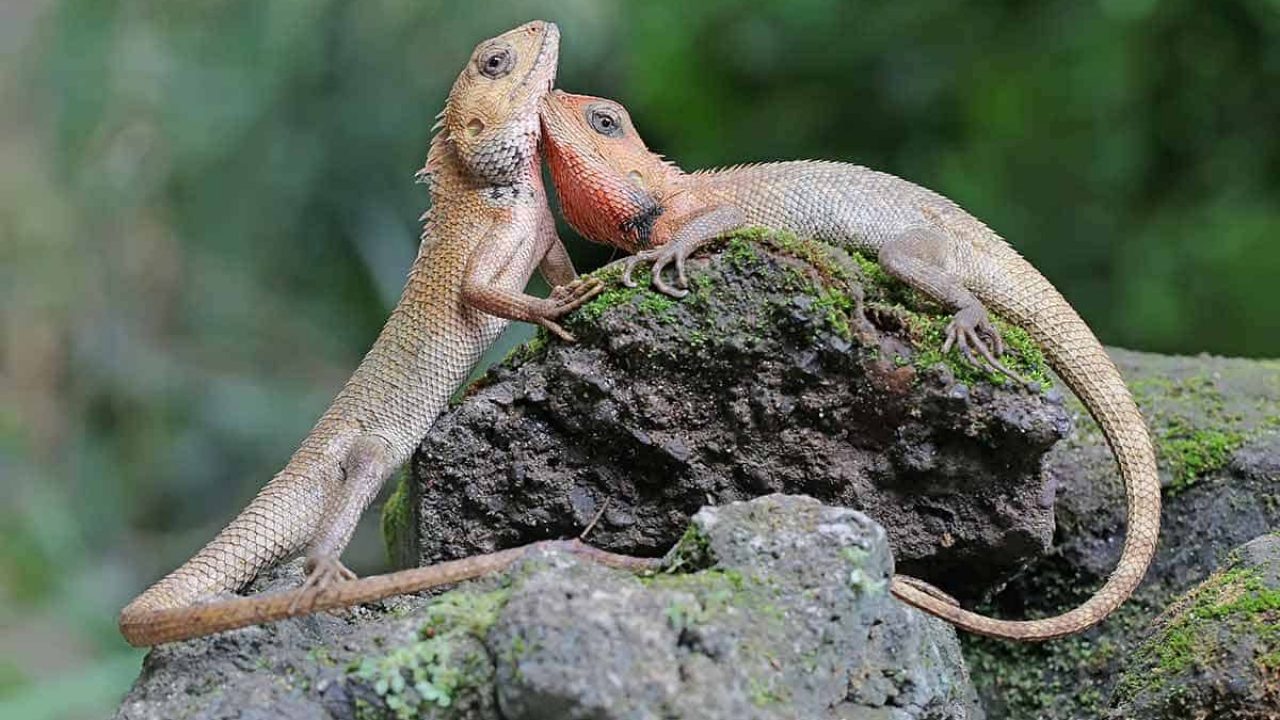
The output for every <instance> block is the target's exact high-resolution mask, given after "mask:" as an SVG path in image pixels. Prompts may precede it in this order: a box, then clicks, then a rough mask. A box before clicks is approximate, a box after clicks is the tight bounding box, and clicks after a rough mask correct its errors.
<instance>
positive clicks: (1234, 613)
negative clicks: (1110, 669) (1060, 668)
mask: <svg viewBox="0 0 1280 720" xmlns="http://www.w3.org/2000/svg"><path fill="white" fill-rule="evenodd" d="M1245 637H1249V638H1252V641H1253V643H1254V645H1253V652H1254V658H1253V661H1254V663H1256V664H1257V665H1258V667H1259V668H1260V669H1261V670H1262V671H1265V672H1267V673H1272V674H1273V673H1276V672H1277V671H1280V588H1276V587H1273V586H1270V585H1268V584H1267V583H1266V582H1265V581H1264V579H1263V577H1262V576H1261V575H1260V573H1259V572H1258V571H1257V570H1255V569H1253V568H1248V567H1238V566H1237V567H1228V568H1227V569H1225V570H1222V571H1219V572H1218V573H1215V574H1214V575H1212V576H1211V577H1210V578H1209V579H1208V580H1206V581H1205V582H1203V583H1201V584H1200V585H1199V586H1197V587H1196V588H1194V589H1193V590H1191V591H1190V592H1189V593H1187V594H1186V595H1185V596H1183V598H1182V599H1181V600H1180V601H1179V602H1178V603H1177V604H1176V605H1174V606H1173V607H1171V608H1170V609H1169V611H1168V612H1166V614H1165V615H1164V616H1162V618H1161V619H1160V620H1159V621H1157V624H1156V630H1155V632H1154V633H1153V634H1152V635H1151V636H1150V637H1149V638H1148V639H1147V640H1146V641H1145V642H1143V643H1142V645H1141V646H1139V648H1138V650H1137V651H1136V652H1135V653H1134V656H1133V658H1134V661H1133V663H1132V664H1131V665H1130V667H1129V669H1128V670H1127V671H1126V672H1125V674H1124V675H1123V676H1122V677H1121V679H1120V682H1119V684H1118V685H1117V686H1116V692H1115V697H1116V698H1117V700H1121V701H1124V700H1130V699H1132V698H1134V697H1135V696H1136V695H1138V694H1139V693H1143V692H1148V691H1154V692H1166V693H1170V694H1174V695H1176V694H1177V693H1178V692H1180V691H1181V690H1182V688H1181V687H1180V686H1179V682H1180V681H1181V680H1183V679H1189V678H1188V677H1187V673H1188V672H1189V671H1192V670H1194V669H1203V668H1219V667H1222V666H1223V664H1224V662H1225V661H1226V660H1227V658H1228V657H1229V656H1230V654H1231V653H1233V652H1236V651H1238V650H1239V648H1240V647H1241V643H1242V638H1245ZM1260 674H1261V673H1260Z"/></svg>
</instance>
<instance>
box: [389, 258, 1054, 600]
mask: <svg viewBox="0 0 1280 720" xmlns="http://www.w3.org/2000/svg"><path fill="white" fill-rule="evenodd" d="M690 274H691V277H692V278H693V288H692V292H691V293H690V295H689V296H688V297H686V298H684V299H682V300H679V301H677V300H672V299H671V298H667V297H665V296H661V295H657V294H655V293H653V292H652V291H650V290H649V289H647V284H648V281H647V278H643V277H642V278H640V280H641V284H642V287H640V288H636V289H628V288H622V287H620V286H619V285H618V283H617V279H616V277H612V278H611V279H609V281H608V282H609V290H608V292H606V293H605V294H604V295H603V296H601V297H600V298H597V299H596V300H595V301H593V302H592V303H590V304H589V305H587V306H586V307H584V308H583V309H582V310H580V311H579V312H577V313H575V314H574V315H573V316H571V317H570V318H569V321H568V322H569V327H570V329H571V330H572V331H573V332H574V333H575V334H576V335H577V336H578V338H579V342H578V343H577V344H573V345H569V344H565V343H560V342H555V341H552V342H547V341H545V339H544V340H542V341H539V342H537V343H536V344H535V347H534V348H533V349H531V350H526V351H522V352H520V353H519V355H518V357H515V358H512V359H509V361H508V362H506V363H504V364H502V365H500V366H498V367H496V368H494V369H492V370H491V371H490V373H489V374H488V375H487V376H486V377H485V378H484V380H483V381H482V382H481V383H480V384H478V386H477V387H474V388H472V389H471V391H470V392H469V393H468V394H467V396H466V398H465V399H464V400H463V401H462V402H461V404H460V406H459V407H457V408H455V409H454V410H452V411H450V412H449V413H447V414H445V415H444V416H442V417H441V418H440V420H438V421H437V423H436V425H435V427H434V428H433V429H432V431H431V434H430V435H429V436H428V437H427V438H426V440H424V442H423V443H422V445H421V447H420V449H419V451H418V453H417V454H416V456H415V458H414V461H413V478H414V482H413V483H412V488H411V490H412V492H413V493H414V494H416V499H414V500H413V501H412V502H411V503H405V505H411V506H412V511H413V512H414V513H415V514H416V517H417V518H418V520H417V526H418V530H419V532H418V537H420V538H422V543H421V549H420V550H419V551H418V562H419V563H420V564H426V563H431V562H436V561H438V560H441V559H448V558H457V557H464V556H468V555H473V554H476V553H479V552H487V551H492V550H495V549H499V548H505V547H511V546H515V545H520V544H523V543H526V542H530V541H533V540H539V539H545V538H555V537H563V536H572V535H576V534H578V533H579V532H581V531H582V529H583V528H584V527H586V526H588V525H589V524H591V523H592V522H593V520H595V519H596V517H597V516H599V519H598V521H596V522H595V524H594V526H593V529H592V532H591V535H590V539H591V542H592V543H594V544H597V545H599V546H601V547H604V548H608V549H611V550H615V551H618V552H625V553H630V554H640V555H650V556H652V555H660V554H662V553H663V552H665V551H666V550H667V549H668V548H669V547H670V546H671V544H672V543H673V542H674V541H675V540H676V538H677V537H678V536H679V534H680V532H681V531H682V529H683V528H684V526H685V523H686V521H687V518H688V516H689V514H690V513H692V512H693V511H695V510H696V509H697V508H698V507H700V506H702V505H704V504H708V503H711V504H723V503H726V502H731V501H735V500H742V499H746V498H751V497H756V496H759V495H762V494H766V493H771V492H786V493H803V494H808V495H812V496H814V497H817V498H819V499H821V500H823V501H824V502H829V503H832V504H836V505H841V506H847V507H853V508H858V509H862V510H864V511H865V512H867V513H868V514H870V515H871V516H872V517H874V518H875V519H876V520H877V521H879V522H880V523H882V524H884V526H885V527H886V528H888V529H889V533H890V536H891V542H892V545H893V548H894V553H895V558H896V559H897V562H898V566H899V569H900V570H901V571H903V572H906V573H909V574H912V575H916V576H919V577H922V578H925V579H927V580H929V581H931V582H934V583H935V584H938V585H940V586H941V587H943V588H944V589H946V590H948V591H949V592H951V593H952V594H954V595H956V596H958V597H960V598H961V599H963V600H969V599H973V598H976V597H980V596H982V595H983V594H985V593H987V592H988V591H990V590H991V588H993V587H995V586H998V585H999V584H1000V583H1001V582H1003V581H1004V580H1006V579H1007V578H1009V577H1010V576H1011V575H1012V574H1013V573H1014V572H1016V571H1017V570H1018V569H1019V568H1020V567H1022V566H1023V565H1024V564H1025V563H1027V562H1028V561H1029V560H1032V559H1034V558H1036V557H1038V556H1040V555H1041V554H1043V553H1044V552H1045V551H1046V548H1047V546H1048V542H1049V539H1050V536H1051V533H1052V528H1053V514H1052V492H1051V489H1050V487H1049V485H1048V484H1047V482H1046V481H1045V480H1043V479H1042V475H1041V462H1042V459H1043V457H1044V455H1045V453H1046V452H1047V451H1048V449H1049V448H1050V447H1051V446H1052V445H1053V443H1054V442H1055V441H1056V440H1058V439H1059V438H1060V437H1062V436H1063V435H1064V434H1065V433H1066V431H1067V429H1068V422H1067V418H1066V414H1065V412H1064V409H1063V407H1062V406H1061V403H1060V401H1059V400H1056V399H1054V396H1052V395H1046V394H1043V393H1041V392H1038V391H1036V390H1028V389H1025V388H1022V387H1014V386H1012V384H1011V383H1005V382H1003V381H1002V380H1001V379H999V378H993V377H991V376H989V375H987V374H985V373H983V372H981V371H978V370H976V369H974V368H973V367H971V366H969V365H967V364H965V363H964V362H963V361H962V360H959V359H958V356H957V355H956V354H955V353H952V354H950V355H947V356H944V355H943V354H942V353H941V352H940V351H939V343H940V342H941V338H942V329H943V328H944V327H945V324H946V321H947V317H946V315H945V313H941V312H940V311H938V312H933V313H921V312H917V311H915V310H909V309H907V308H908V307H912V308H917V309H918V308H919V306H920V305H921V301H920V300H919V298H916V297H914V296H911V293H910V291H907V290H905V289H904V288H902V287H901V286H900V285H898V284H896V283H894V282H892V281H890V280H888V279H887V278H885V277H884V276H883V274H882V273H880V272H879V270H878V268H876V267H875V266H874V265H873V264H869V263H866V262H865V261H862V260H860V259H851V258H849V257H848V256H845V255H843V254H842V253H839V252H838V251H832V250H829V249H826V248H825V247H824V246H821V245H819V244H812V243H805V242H799V241H796V240H794V239H788V238H785V237H780V236H772V235H764V236H756V237H753V238H750V239H744V238H736V239H734V240H732V241H729V242H728V243H727V244H726V245H725V246H724V247H722V248H721V249H720V250H718V251H716V252H714V253H713V254H712V255H711V256H710V257H709V258H705V259H698V260H696V261H693V262H692V263H691V266H690ZM864 293H865V303H863V302H862V298H863V295H864ZM864 305H865V307H864ZM1007 337H1008V338H1009V339H1010V341H1011V342H1012V343H1013V344H1014V345H1015V346H1017V347H1018V348H1019V354H1014V355H1011V356H1010V357H1009V361H1010V362H1013V363H1015V364H1016V365H1018V369H1019V371H1021V372H1023V373H1025V374H1027V375H1033V376H1043V373H1044V367H1043V364H1042V361H1041V360H1040V359H1039V355H1038V354H1037V353H1036V352H1035V350H1034V349H1033V348H1032V347H1031V346H1030V345H1029V343H1028V342H1027V341H1026V338H1025V335H1020V334H1018V333H1017V332H1016V331H1010V332H1009V333H1008V334H1007ZM961 380H964V381H965V382H961ZM401 524H402V525H403V524H411V523H403V522H402V523H401Z"/></svg>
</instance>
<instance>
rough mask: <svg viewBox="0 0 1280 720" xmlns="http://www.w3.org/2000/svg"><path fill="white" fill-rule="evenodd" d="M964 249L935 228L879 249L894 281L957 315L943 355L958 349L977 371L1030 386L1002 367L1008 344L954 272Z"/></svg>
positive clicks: (891, 241)
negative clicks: (927, 297)
mask: <svg viewBox="0 0 1280 720" xmlns="http://www.w3.org/2000/svg"><path fill="white" fill-rule="evenodd" d="M961 252H962V250H961V248H960V247H959V244H958V243H956V242H955V241H954V240H953V239H952V238H951V237H950V236H949V235H947V234H945V233H943V232H941V231H940V230H937V229H934V228H931V227H923V226H918V227H913V228H911V229H909V230H905V231H903V232H901V233H899V234H898V235H896V236H894V237H893V238H891V239H889V240H888V241H887V242H885V243H884V245H882V246H881V247H880V252H879V260H880V266H881V267H882V268H884V271H885V272H887V273H889V274H890V275H892V276H894V277H896V278H898V279H899V280H902V281H903V282H905V283H906V284H908V285H910V286H911V287H913V288H915V289H917V290H919V291H921V292H923V293H924V294H926V295H928V296H929V297H931V298H933V299H934V300H937V301H938V302H940V303H942V304H943V305H945V306H947V307H949V308H953V309H954V310H955V315H954V316H953V317H952V318H951V322H950V323H949V324H948V325H947V332H946V339H945V340H944V341H943V344H942V352H943V353H947V352H950V351H951V349H952V348H956V349H958V350H959V351H960V353H961V354H962V355H964V357H965V359H966V360H968V361H969V362H970V363H971V364H973V365H976V366H980V367H981V366H986V367H987V368H989V369H991V370H994V371H996V372H998V373H1001V374H1003V375H1006V376H1008V377H1010V378H1012V379H1013V380H1014V381H1015V382H1017V383H1019V384H1021V385H1026V384H1027V381H1026V380H1025V379H1024V378H1023V377H1022V376H1020V375H1018V374H1017V373H1015V372H1014V371H1012V370H1010V369H1009V368H1008V367H1006V366H1005V365H1004V363H1002V362H1000V360H999V356H1001V355H1003V354H1004V351H1005V344H1004V339H1003V338H1002V337H1000V331H999V330H997V329H996V326H995V324H993V323H992V322H991V315H990V313H989V312H987V308H986V306H984V305H983V304H982V302H981V301H980V300H978V298H977V297H975V296H974V294H973V293H972V292H970V291H969V289H968V288H966V287H965V286H964V282H963V281H962V279H961V275H960V273H959V272H958V271H957V270H956V269H955V268H956V265H957V264H958V263H959V261H960V260H961V258H962V256H961Z"/></svg>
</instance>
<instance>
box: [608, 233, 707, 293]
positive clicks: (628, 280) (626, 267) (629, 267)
mask: <svg viewBox="0 0 1280 720" xmlns="http://www.w3.org/2000/svg"><path fill="white" fill-rule="evenodd" d="M696 249H697V246H696V245H694V244H685V243H669V244H667V245H663V246H662V247H656V248H652V249H649V250H641V251H640V252H638V253H636V254H635V255H632V256H631V257H629V258H626V259H625V260H623V261H622V284H623V285H626V286H627V287H635V286H636V281H635V280H634V279H633V278H632V277H631V273H632V272H634V271H635V269H636V265H639V264H640V263H642V262H652V263H653V267H651V268H650V270H649V272H650V274H651V275H652V276H653V288H654V289H655V290H657V291H658V292H660V293H662V294H663V295H670V296H671V297H675V298H682V297H684V296H685V295H688V294H689V290H688V288H689V278H688V276H687V275H686V274H685V269H684V263H685V261H686V260H688V259H689V255H690V254H692V253H693V251H694V250H696ZM673 264H674V265H675V270H676V282H675V285H674V286H673V285H670V284H668V283H667V281H666V280H663V279H662V271H663V270H665V269H666V268H667V266H668V265H673Z"/></svg>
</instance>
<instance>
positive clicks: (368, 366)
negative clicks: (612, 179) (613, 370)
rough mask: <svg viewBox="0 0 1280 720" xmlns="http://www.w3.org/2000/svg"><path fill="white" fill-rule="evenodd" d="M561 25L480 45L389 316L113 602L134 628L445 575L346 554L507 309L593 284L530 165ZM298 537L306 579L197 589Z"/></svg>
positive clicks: (529, 317) (296, 549)
mask: <svg viewBox="0 0 1280 720" xmlns="http://www.w3.org/2000/svg"><path fill="white" fill-rule="evenodd" d="M559 41H560V33H559V30H558V29H557V28H556V26H555V25H554V24H552V23H546V22H538V21H535V22H530V23H527V24H525V25H522V26H520V27H518V28H516V29H514V30H511V31H509V32H506V33H503V34H502V35H499V36H498V37H495V38H493V39H490V40H486V41H484V42H482V43H480V44H479V45H478V46H477V47H476V49H475V51H474V52H473V53H472V55H471V58H470V60H469V61H468V62H467V65H466V67H465V68H464V69H463V70H462V73H461V74H460V75H459V76H458V79H457V81H456V82H455V83H454V85H453V89H452V91H451V92H450V93H449V98H448V101H447V102H446V104H445V109H444V112H443V113H441V115H440V119H439V123H438V125H437V127H436V129H437V130H438V132H437V133H436V135H435V137H434V139H433V140H432V142H431V149H430V152H429V153H428V154H427V161H426V166H425V167H424V168H423V170H422V171H421V173H420V177H421V178H422V179H423V180H424V181H425V182H426V183H427V184H428V186H429V188H430V194H431V209H430V210H429V211H428V212H427V214H426V215H425V216H424V217H423V219H424V221H425V223H424V229H423V232H422V241H421V246H420V248H419V250H418V256H417V259H416V260H414V263H413V267H412V268H411V269H410V271H409V278H408V281H407V283H406V285H405V288H404V293H403V295H402V296H401V298H400V301H399V303H397V305H396V307H395V309H394V310H393V311H392V313H391V317H390V318H389V319H388V320H387V323H386V325H385V327H383V329H382V332H381V334H380V335H379V336H378V339H377V340H376V341H375V342H374V344H373V347H372V348H371V349H370V350H369V353H368V354H367V355H366V356H365V358H364V360H363V361H362V362H361V363H360V366H359V367H358V368H357V369H356V371H355V373H354V374H352V376H351V379H350V380H348V381H347V383H346V386H345V387H343V388H342V390H341V392H339V393H338V396H337V398H336V399H335V400H334V401H333V404H332V405H331V406H330V407H329V409H328V410H327V411H326V412H325V413H324V415H323V416H322V417H321V418H320V421H319V422H318V423H316V426H315V428H314V429H312V431H311V433H310V434H309V435H307V437H306V439H305V440H303V441H302V445H301V447H299V448H298V450H297V452H296V453H294V455H293V457H292V458H291V459H290V460H289V463H288V464H287V465H286V466H285V467H284V469H283V470H281V471H280V473H279V474H277V475H276V476H275V477H274V478H273V479H272V480H271V481H270V482H269V483H267V485H266V486H265V487H264V488H263V489H262V491H261V492H259V493H258V495H257V497H255V498H254V499H253V501H252V502H250V503H249V505H248V507H246V508H245V509H244V511H242V512H241V513H240V514H239V515H238V516H237V517H236V518H235V519H234V520H232V522H231V524H230V525H228V526H227V527H226V529H224V530H223V531H222V532H221V533H219V534H218V536H217V537H215V538H214V539H213V540H212V541H211V542H210V543H209V544H208V545H206V546H205V547H204V548H203V549H202V550H200V551H199V552H198V553H196V555H195V556H194V557H192V558H191V559H190V560H188V561H187V562H186V563H184V564H183V565H182V566H181V567H179V568H178V569H177V570H175V571H173V572H172V573H170V574H169V575H167V576H166V577H164V578H163V579H161V580H160V581H159V582H157V583H156V584H155V585H153V586H151V587H150V588H149V589H147V590H146V591H145V592H143V593H142V594H141V595H139V596H138V597H137V598H136V599H135V600H134V601H133V602H131V603H129V605H128V606H127V607H126V608H125V609H124V610H123V611H122V612H121V614H120V631H121V633H122V634H123V635H124V637H125V639H126V640H128V641H129V642H130V643H132V644H134V645H152V644H156V643H159V642H165V641H169V640H174V639H178V638H183V637H192V636H196V635H202V634H207V633H209V632H213V631H215V630H221V629H227V628H231V627H237V626H240V625H245V624H250V623H253V622H261V621H265V620H268V619H274V618H278V617H283V616H286V615H292V614H301V613H302V612H305V611H309V610H314V609H319V608H321V607H334V606H337V605H343V604H349V603H350V602H352V601H359V600H367V599H371V598H373V597H380V596H382V595H386V594H390V593H391V592H404V591H407V590H412V589H417V588H418V587H423V586H425V585H429V584H432V582H430V580H431V579H432V577H434V578H436V579H437V580H439V579H440V577H441V576H440V573H439V572H437V573H436V574H435V575H434V576H433V575H432V573H431V570H432V569H430V568H427V569H424V570H418V571H410V572H414V573H417V575H410V576H408V577H407V578H406V577H405V576H400V575H394V576H385V577H382V578H367V579H365V580H360V581H354V580H352V578H353V576H352V574H351V573H350V571H348V570H347V569H346V568H345V567H343V565H342V563H341V562H340V561H339V556H340V555H341V553H342V551H343V549H344V548H345V547H346V545H347V543H348V541H349V540H350V539H351V534H352V532H353V531H354V529H355V526H356V522H357V520H358V519H359V517H360V515H361V513H363V511H364V509H365V507H366V506H367V505H368V504H369V503H370V501H372V500H373V498H374V496H375V495H376V494H377V492H378V489H379V488H380V487H381V486H382V484H383V482H384V481H385V480H386V478H387V477H388V476H389V475H390V474H391V473H392V472H393V471H395V469H396V468H397V467H399V466H400V465H401V464H402V463H403V462H404V461H405V459H406V458H408V456H409V454H410V453H411V452H412V450H413V448H414V446H415V445H416V444H417V443H418V441H419V440H420V439H421V438H422V437H423V435H425V434H426V432H427V429H428V428H430V427H431V424H432V422H434V421H435V419H436V416H437V415H439V413H440V412H441V410H443V409H444V407H445V405H446V403H447V401H448V399H449V396H450V394H451V393H453V391H454V390H455V389H456V388H457V387H458V385H459V384H460V383H462V382H463V381H464V380H465V379H466V377H467V374H468V373H469V372H470V371H471V368H472V366H474V365H475V363H476V361H477V360H478V359H479V358H480V355H481V353H482V352H484V350H485V348H487V347H488V346H489V344H490V343H492V342H493V340H494V339H495V338H496V337H497V336H498V333H500V332H501V331H502V329H503V327H505V326H506V324H507V322H508V320H521V321H524V322H531V323H538V324H540V325H542V326H544V327H546V328H547V329H548V330H550V331H551V332H553V333H555V334H556V335H559V336H561V337H565V338H568V334H567V333H565V332H564V330H563V329H562V328H561V327H560V326H559V325H557V324H556V323H555V318H558V317H559V316H561V315H563V314H565V313H567V312H569V311H571V310H573V309H574V308H576V307H578V306H579V305H581V304H582V303H583V302H585V301H587V300H588V299H590V298H591V297H592V296H593V295H594V294H595V293H596V292H598V291H599V285H598V283H596V282H594V281H579V280H577V279H576V275H575V273H574V269H573V264H572V262H570V260H569V256H568V254H567V253H566V252H565V249H564V246H563V245H562V244H561V243H560V240H559V238H558V237H557V236H556V231H555V224H554V221H553V218H552V216H551V214H550V211H549V210H548V209H547V203H546V193H545V191H544V189H543V185H542V176H541V173H540V168H539V157H538V135H539V124H538V102H539V100H541V99H542V97H543V95H545V94H546V93H547V91H548V90H550V88H551V85H552V82H553V81H554V79H555V72H556V63H557V60H558V57H559ZM534 270H541V272H542V274H543V276H544V277H545V278H546V279H547V281H548V282H549V283H550V284H552V285H553V286H554V290H553V292H552V293H551V296H550V297H549V298H547V299H541V298H536V297H533V296H529V295H525V294H524V287H525V284H526V283H527V282H528V280H529V277H530V276H531V275H532V273H533V271H534ZM302 552H305V553H306V556H307V562H306V568H307V571H308V579H307V581H306V584H305V585H304V590H303V591H301V592H295V593H293V594H292V595H291V596H288V595H289V594H284V595H285V596H281V595H277V596H272V597H269V598H241V599H235V600H218V601H214V602H204V601H206V600H209V599H211V598H214V597H216V596H218V595H220V594H224V593H228V592H233V591H236V590H238V589H240V588H241V587H242V586H244V585H245V584H246V583H247V582H249V581H250V580H251V579H253V578H254V576H256V575H257V574H258V573H259V572H260V571H261V570H263V569H264V568H266V567H268V566H270V565H272V564H273V563H276V562H278V561H280V560H282V559H284V558H286V557H289V556H292V555H296V554H299V553H302ZM508 555H512V553H508ZM503 557H505V556H503ZM510 559H511V558H509V557H507V558H506V559H505V561H509V560H510ZM499 560H502V558H499ZM486 562H488V563H489V564H488V565H483V563H482V565H483V567H480V566H476V567H472V566H468V565H466V561H461V563H460V564H454V565H450V566H448V567H447V568H445V569H444V570H446V571H448V572H454V571H455V570H460V569H465V570H468V571H469V572H470V573H471V574H475V573H476V572H481V571H484V570H488V569H492V566H493V562H494V560H493V559H492V558H490V559H489V560H487V561H486ZM472 565H475V563H472ZM448 572H445V575H448ZM424 573H425V576H424ZM464 576H466V575H465V574H464V575H457V573H455V574H454V575H453V576H449V577H446V578H444V579H459V578H460V577H464ZM336 581H343V582H336ZM415 583H417V584H416V585H415Z"/></svg>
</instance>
